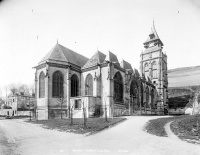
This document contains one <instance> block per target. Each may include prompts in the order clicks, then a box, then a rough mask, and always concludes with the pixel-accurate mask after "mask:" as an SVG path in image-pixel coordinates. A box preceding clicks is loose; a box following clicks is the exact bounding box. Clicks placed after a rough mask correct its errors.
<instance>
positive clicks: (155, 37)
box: [143, 23, 164, 46]
mask: <svg viewBox="0 0 200 155" xmlns="http://www.w3.org/2000/svg"><path fill="white" fill-rule="evenodd" d="M155 40H159V41H160V43H161V45H162V46H163V45H164V44H163V43H162V41H161V40H160V38H159V36H158V33H157V32H156V28H155V25H154V23H153V27H152V28H151V32H150V34H149V36H148V38H147V39H146V41H145V42H144V43H143V44H146V43H148V42H152V41H155Z"/></svg>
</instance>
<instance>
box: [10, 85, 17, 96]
mask: <svg viewBox="0 0 200 155" xmlns="http://www.w3.org/2000/svg"><path fill="white" fill-rule="evenodd" d="M8 89H9V90H10V92H11V93H12V95H15V94H16V93H17V92H18V86H17V85H16V84H14V83H11V84H9V85H8Z"/></svg>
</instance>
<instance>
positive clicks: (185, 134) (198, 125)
mask: <svg viewBox="0 0 200 155" xmlns="http://www.w3.org/2000/svg"><path fill="white" fill-rule="evenodd" d="M170 127H171V130H172V131H173V132H174V133H175V134H176V135H177V136H178V137H179V138H180V139H182V140H185V141H187V142H190V143H196V144H200V115H199V114H198V115H191V116H188V117H186V118H185V119H179V120H176V121H174V122H172V124H171V126H170Z"/></svg>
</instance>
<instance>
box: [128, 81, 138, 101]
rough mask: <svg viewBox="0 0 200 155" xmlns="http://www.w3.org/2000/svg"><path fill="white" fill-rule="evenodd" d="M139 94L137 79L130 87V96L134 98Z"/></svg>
mask: <svg viewBox="0 0 200 155" xmlns="http://www.w3.org/2000/svg"><path fill="white" fill-rule="evenodd" d="M137 95H138V86H137V83H136V82H135V81H132V82H131V87H130V96H131V97H133V98H136V97H137Z"/></svg>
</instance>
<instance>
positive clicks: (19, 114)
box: [17, 111, 34, 116]
mask: <svg viewBox="0 0 200 155" xmlns="http://www.w3.org/2000/svg"><path fill="white" fill-rule="evenodd" d="M30 112H31V116H34V113H33V111H17V116H30Z"/></svg>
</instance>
